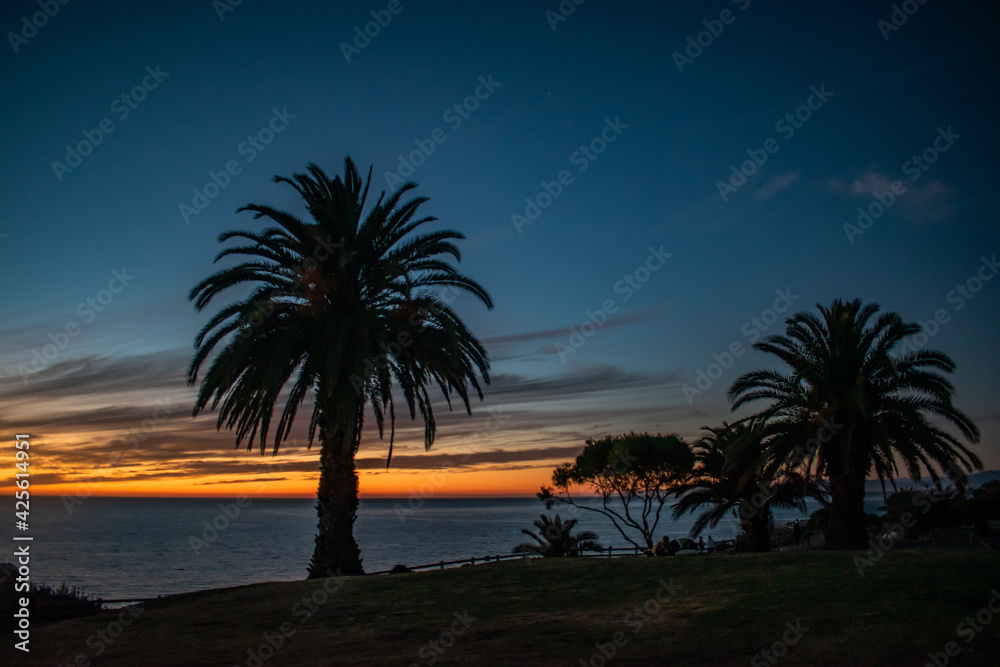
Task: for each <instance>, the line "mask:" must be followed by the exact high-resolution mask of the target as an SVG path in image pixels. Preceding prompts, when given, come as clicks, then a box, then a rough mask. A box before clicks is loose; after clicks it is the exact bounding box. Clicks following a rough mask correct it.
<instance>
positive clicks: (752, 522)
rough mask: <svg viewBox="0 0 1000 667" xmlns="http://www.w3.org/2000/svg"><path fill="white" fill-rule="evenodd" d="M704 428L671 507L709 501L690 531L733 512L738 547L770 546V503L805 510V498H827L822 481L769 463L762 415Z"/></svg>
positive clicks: (685, 508) (678, 511) (678, 510)
mask: <svg viewBox="0 0 1000 667" xmlns="http://www.w3.org/2000/svg"><path fill="white" fill-rule="evenodd" d="M703 429H704V430H705V431H707V433H706V435H704V436H703V437H702V438H701V439H700V440H699V441H698V442H697V443H696V444H695V446H694V451H695V456H696V458H697V461H698V463H697V465H696V467H695V470H694V472H693V473H692V475H691V476H690V478H689V480H688V481H687V482H685V483H684V484H683V485H681V486H679V487H676V488H675V490H674V493H675V494H676V495H677V496H678V497H679V499H678V501H677V503H675V504H674V508H673V518H674V519H678V518H680V517H681V516H683V515H684V514H685V513H687V512H694V511H695V510H696V509H697V508H698V507H701V506H704V505H711V507H710V508H709V509H707V510H705V511H703V512H702V513H701V514H700V515H699V516H698V518H697V519H695V522H694V526H692V528H691V535H692V536H695V535H698V534H700V533H701V532H702V531H704V530H705V529H706V528H715V527H716V526H717V525H718V524H719V522H720V521H721V520H722V519H723V518H724V517H726V516H728V515H732V516H736V517H739V522H740V530H741V532H740V534H739V535H738V536H737V538H736V543H737V548H738V549H739V550H740V551H754V552H760V551H770V549H771V535H770V531H769V524H770V523H771V521H772V520H773V508H775V507H782V508H793V509H797V510H799V511H800V512H805V509H806V505H805V498H806V497H812V498H815V499H817V500H819V501H820V502H825V498H824V490H825V487H824V485H823V484H822V483H819V482H816V481H812V480H808V479H806V478H804V477H803V476H802V475H801V474H799V472H798V471H796V470H794V469H790V468H789V467H787V466H782V465H780V462H779V465H771V461H769V460H768V458H767V454H768V448H767V446H766V443H765V437H766V434H767V431H766V429H765V423H764V422H763V421H762V420H759V419H750V420H744V421H740V422H737V423H735V424H726V423H723V424H722V426H720V427H716V428H710V427H707V426H706V427H703Z"/></svg>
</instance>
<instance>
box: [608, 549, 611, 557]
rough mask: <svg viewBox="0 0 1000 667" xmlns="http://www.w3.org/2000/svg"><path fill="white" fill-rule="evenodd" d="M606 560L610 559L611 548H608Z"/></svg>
mask: <svg viewBox="0 0 1000 667" xmlns="http://www.w3.org/2000/svg"><path fill="white" fill-rule="evenodd" d="M608 558H611V547H608Z"/></svg>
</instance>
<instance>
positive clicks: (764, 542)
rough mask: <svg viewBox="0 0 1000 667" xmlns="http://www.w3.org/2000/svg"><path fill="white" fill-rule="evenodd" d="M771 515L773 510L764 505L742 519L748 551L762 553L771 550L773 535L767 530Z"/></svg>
mask: <svg viewBox="0 0 1000 667" xmlns="http://www.w3.org/2000/svg"><path fill="white" fill-rule="evenodd" d="M770 515H771V511H770V510H769V509H768V508H767V507H762V508H760V509H758V510H757V511H756V512H754V513H753V514H752V515H750V516H749V517H748V518H746V519H742V520H741V521H740V523H741V524H742V525H741V526H740V527H741V528H742V530H743V539H744V540H745V541H744V545H745V548H746V550H747V551H750V552H753V553H762V552H765V551H770V550H771V536H770V535H769V534H768V530H767V524H768V521H769V520H770Z"/></svg>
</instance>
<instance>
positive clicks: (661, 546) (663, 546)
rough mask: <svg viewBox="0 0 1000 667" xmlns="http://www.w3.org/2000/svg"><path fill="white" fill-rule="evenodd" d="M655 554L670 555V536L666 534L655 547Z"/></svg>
mask: <svg viewBox="0 0 1000 667" xmlns="http://www.w3.org/2000/svg"><path fill="white" fill-rule="evenodd" d="M653 555H654V556H670V555H671V553H670V538H669V537H667V536H666V535H664V536H663V538H662V539H661V540H660V541H659V542H657V543H656V546H654V547H653Z"/></svg>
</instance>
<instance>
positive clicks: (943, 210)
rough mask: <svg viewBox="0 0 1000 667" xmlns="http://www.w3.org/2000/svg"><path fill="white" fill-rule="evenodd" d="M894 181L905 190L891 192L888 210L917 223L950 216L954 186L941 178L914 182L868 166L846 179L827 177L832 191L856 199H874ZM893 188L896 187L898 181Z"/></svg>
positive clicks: (887, 189) (888, 189)
mask: <svg viewBox="0 0 1000 667" xmlns="http://www.w3.org/2000/svg"><path fill="white" fill-rule="evenodd" d="M894 181H899V182H900V183H902V185H903V187H904V188H905V191H903V193H902V194H900V195H893V197H894V200H893V204H892V206H891V211H893V212H895V213H896V214H897V215H899V216H900V217H902V218H903V219H905V220H907V221H909V222H913V223H917V224H929V223H933V222H939V221H941V220H946V219H948V218H950V217H952V215H953V213H954V210H953V208H952V201H953V199H954V196H955V190H954V188H952V187H951V186H949V185H948V184H946V183H944V182H943V181H940V180H936V179H933V178H932V179H928V180H924V181H921V182H919V183H916V184H914V183H913V182H911V181H910V179H898V178H893V177H892V176H890V175H888V174H884V173H882V172H879V171H877V170H875V169H869V170H868V171H866V172H865V173H864V174H862V175H861V176H857V177H855V178H853V179H850V180H848V179H844V178H831V179H830V181H829V185H830V190H832V191H833V192H838V193H843V194H846V195H848V196H851V197H855V198H858V199H874V198H875V196H876V195H877V194H878V195H883V196H884V193H886V192H892V190H891V188H892V184H893V182H894ZM896 190H897V191H898V190H899V184H897V187H896Z"/></svg>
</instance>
